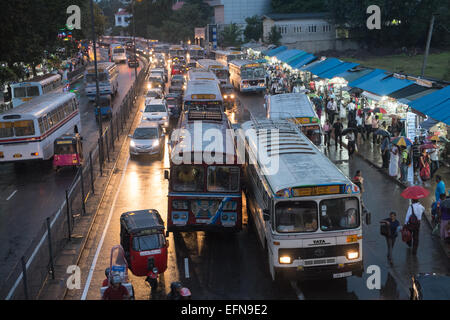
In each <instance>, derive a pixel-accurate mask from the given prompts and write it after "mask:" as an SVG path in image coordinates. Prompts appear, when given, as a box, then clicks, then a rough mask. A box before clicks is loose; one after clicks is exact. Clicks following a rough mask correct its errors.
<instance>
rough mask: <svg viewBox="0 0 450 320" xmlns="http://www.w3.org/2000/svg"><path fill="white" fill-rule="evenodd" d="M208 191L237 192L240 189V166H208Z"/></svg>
mask: <svg viewBox="0 0 450 320" xmlns="http://www.w3.org/2000/svg"><path fill="white" fill-rule="evenodd" d="M208 191H210V192H237V191H239V168H238V167H224V166H210V167H208Z"/></svg>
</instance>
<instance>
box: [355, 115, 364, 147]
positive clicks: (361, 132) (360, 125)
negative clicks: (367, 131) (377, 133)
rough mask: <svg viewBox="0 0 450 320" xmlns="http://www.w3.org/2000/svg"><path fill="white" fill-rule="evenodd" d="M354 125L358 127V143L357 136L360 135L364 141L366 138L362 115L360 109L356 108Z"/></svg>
mask: <svg viewBox="0 0 450 320" xmlns="http://www.w3.org/2000/svg"><path fill="white" fill-rule="evenodd" d="M356 125H357V127H358V138H357V139H358V143H359V139H360V138H359V137H362V138H363V140H364V141H366V138H365V137H364V126H363V117H362V111H361V110H358V112H357V113H356Z"/></svg>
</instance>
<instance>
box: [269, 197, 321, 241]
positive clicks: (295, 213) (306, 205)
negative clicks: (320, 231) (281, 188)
mask: <svg viewBox="0 0 450 320" xmlns="http://www.w3.org/2000/svg"><path fill="white" fill-rule="evenodd" d="M275 224H276V230H277V232H280V233H293V232H314V231H316V230H317V203H316V202H315V201H283V202H279V203H277V205H276V208H275Z"/></svg>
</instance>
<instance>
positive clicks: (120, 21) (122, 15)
mask: <svg viewBox="0 0 450 320" xmlns="http://www.w3.org/2000/svg"><path fill="white" fill-rule="evenodd" d="M132 16H133V15H132V14H130V13H128V12H127V11H126V10H125V9H122V8H120V9H119V10H118V11H117V13H116V14H115V15H114V17H115V26H116V27H128V24H129V22H128V20H129V19H130V18H131V17H132Z"/></svg>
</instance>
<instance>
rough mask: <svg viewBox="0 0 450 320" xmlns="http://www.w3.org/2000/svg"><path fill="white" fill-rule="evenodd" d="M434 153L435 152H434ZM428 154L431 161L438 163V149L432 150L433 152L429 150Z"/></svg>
mask: <svg viewBox="0 0 450 320" xmlns="http://www.w3.org/2000/svg"><path fill="white" fill-rule="evenodd" d="M433 151H434V152H433ZM427 152H428V154H429V155H430V160H431V161H438V160H439V159H438V152H439V150H438V149H431V150H427Z"/></svg>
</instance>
